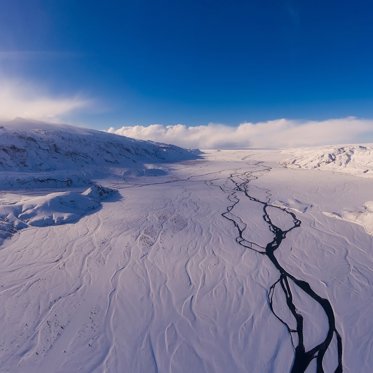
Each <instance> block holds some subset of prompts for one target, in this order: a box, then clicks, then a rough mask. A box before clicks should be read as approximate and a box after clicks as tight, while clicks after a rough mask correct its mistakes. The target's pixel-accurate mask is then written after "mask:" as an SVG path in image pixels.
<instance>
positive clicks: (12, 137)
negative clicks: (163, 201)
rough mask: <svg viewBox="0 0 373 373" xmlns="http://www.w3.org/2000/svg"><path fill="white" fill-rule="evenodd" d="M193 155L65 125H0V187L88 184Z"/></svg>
mask: <svg viewBox="0 0 373 373" xmlns="http://www.w3.org/2000/svg"><path fill="white" fill-rule="evenodd" d="M197 155H198V154H197V153H196V152H195V151H190V150H185V149H182V148H179V147H177V146H174V145H166V144H159V143H154V142H150V141H141V140H134V139H130V138H128V137H124V136H117V135H113V134H109V133H107V132H101V131H95V130H91V129H84V128H78V127H72V126H68V125H61V124H58V125H57V124H47V123H43V122H35V121H26V120H22V119H18V120H14V121H10V122H0V186H1V187H3V188H6V189H13V188H18V187H19V186H20V184H22V186H23V188H37V187H42V186H43V187H47V188H50V187H52V188H53V187H66V186H72V185H73V186H82V185H87V184H88V183H89V180H91V179H92V177H105V176H108V175H110V176H115V175H117V176H119V177H121V176H123V173H126V171H128V170H130V171H132V170H133V169H136V170H139V172H140V173H141V171H143V173H144V174H148V173H152V172H153V173H154V172H155V173H156V171H148V170H149V169H151V170H152V169H154V170H155V169H156V167H155V166H153V167H151V166H149V165H147V164H158V163H164V162H176V161H181V160H187V159H194V158H196V156H197Z"/></svg>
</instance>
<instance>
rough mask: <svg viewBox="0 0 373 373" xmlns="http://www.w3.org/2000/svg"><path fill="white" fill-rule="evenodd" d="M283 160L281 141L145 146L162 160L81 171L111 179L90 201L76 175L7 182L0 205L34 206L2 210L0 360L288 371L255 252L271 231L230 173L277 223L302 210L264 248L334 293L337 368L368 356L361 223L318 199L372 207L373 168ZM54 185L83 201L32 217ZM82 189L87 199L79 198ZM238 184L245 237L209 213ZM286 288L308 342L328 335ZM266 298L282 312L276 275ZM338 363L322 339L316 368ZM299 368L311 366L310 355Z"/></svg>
mask: <svg viewBox="0 0 373 373" xmlns="http://www.w3.org/2000/svg"><path fill="white" fill-rule="evenodd" d="M283 159H284V154H282V153H280V152H279V151H254V150H253V151H209V152H206V153H205V154H204V156H203V158H201V159H196V160H189V161H183V162H180V163H172V164H159V162H151V161H150V160H147V162H146V163H147V164H157V165H158V166H157V169H160V170H164V172H158V171H155V172H154V174H155V176H150V175H153V174H152V172H150V174H149V173H147V172H143V171H141V172H138V171H134V172H130V171H131V168H130V167H128V168H127V169H126V171H125V172H123V173H119V175H120V177H118V171H116V172H115V173H114V174H110V173H107V174H106V175H104V176H102V175H98V177H97V178H96V179H95V180H94V185H102V186H103V187H104V188H110V189H111V190H117V191H118V193H117V195H116V196H115V197H113V196H111V195H109V196H108V198H106V199H102V200H101V198H99V199H98V198H97V193H93V192H92V191H91V192H90V191H87V188H88V187H87V188H85V187H84V188H80V189H79V188H78V187H77V189H74V188H73V187H67V186H65V187H64V188H62V189H61V185H59V190H58V191H57V190H50V189H49V190H45V189H38V190H36V189H35V188H33V189H32V190H31V189H29V190H23V191H20V190H17V189H15V188H16V185H15V184H13V190H7V191H5V190H4V192H3V193H1V194H0V201H1V202H0V203H1V205H0V211H3V208H4V206H5V208H7V209H11V206H31V207H30V209H31V210H30V211H31V212H32V213H31V215H28V216H29V219H30V220H27V219H26V218H25V219H20V214H18V215H17V214H13V215H14V216H15V217H16V218H17V219H19V220H22V222H23V223H24V224H26V226H25V227H20V228H24V229H21V230H18V229H17V226H15V228H14V232H13V236H11V238H9V239H7V240H5V241H4V242H3V244H2V246H0V298H1V299H0V300H1V307H0V321H1V334H0V371H1V372H12V373H13V372H25V373H26V372H27V373H28V372H66V373H67V372H69V373H70V372H87V373H88V372H131V373H137V372H138V373H143V372H146V373H152V372H160V373H163V372H172V373H181V372H188V373H190V372H193V373H200V372H201V373H202V372H206V373H207V372H209V373H210V372H211V373H220V372H221V373H226V372H245V373H247V372H252V373H256V372H257V373H273V372H276V373H277V372H290V371H291V369H292V366H293V363H294V361H293V360H294V347H293V346H294V345H296V344H297V343H298V341H297V338H296V336H295V335H293V336H292V337H291V336H290V334H289V331H288V330H287V328H286V326H285V324H284V323H282V322H281V321H279V319H278V318H277V317H276V316H275V315H274V313H273V312H272V311H271V309H270V306H269V289H270V287H271V286H272V285H273V284H274V283H275V282H276V281H277V280H278V277H279V273H278V271H277V270H276V269H275V268H274V266H273V264H272V263H271V261H270V260H269V258H268V257H267V256H265V255H263V254H261V253H260V251H261V250H263V249H261V248H263V247H265V245H266V244H267V243H268V242H270V241H271V240H272V239H273V232H271V231H270V230H269V228H268V225H267V224H266V223H265V222H264V221H263V206H261V205H260V204H258V203H256V202H255V201H253V200H249V199H248V198H244V193H243V192H241V191H239V190H236V191H235V185H234V183H233V182H232V180H235V181H237V180H240V179H245V177H246V178H247V177H248V175H251V176H250V181H249V183H248V189H247V192H248V193H249V194H250V196H252V197H255V198H256V199H258V200H260V201H267V202H268V203H270V205H271V206H272V207H269V214H270V216H271V219H272V223H273V224H275V225H277V226H278V227H280V228H281V229H282V230H286V229H288V228H289V227H290V226H291V225H292V224H293V220H292V218H291V215H289V214H288V213H286V211H289V212H292V213H293V214H295V216H296V217H297V219H299V220H300V221H301V225H300V226H299V227H298V228H296V229H294V230H292V231H290V232H289V233H288V234H287V236H286V239H284V240H283V242H282V244H281V246H280V247H279V248H278V249H277V250H276V253H275V254H276V257H277V259H278V261H279V263H280V264H281V265H282V267H283V268H284V269H285V270H286V271H287V273H289V274H291V275H292V276H294V277H295V278H297V279H300V280H302V281H306V282H307V283H308V284H309V285H310V286H311V287H312V289H313V290H314V291H315V292H316V293H317V294H318V295H319V296H320V297H322V298H325V299H327V300H328V302H329V303H330V304H331V305H332V308H333V312H334V316H335V324H336V329H337V330H338V332H339V334H340V335H341V338H342V343H343V355H342V362H343V371H344V372H350V373H355V372H368V371H370V369H371V366H372V364H373V356H372V353H371V351H372V348H373V339H372V333H373V332H372V331H373V318H372V317H371V310H372V306H373V293H372V288H373V287H372V285H373V272H372V270H373V255H372V250H373V239H372V236H371V235H369V234H368V233H367V231H365V230H364V229H363V227H362V226H360V225H358V224H355V223H351V222H349V221H346V220H348V219H345V220H341V219H336V218H335V217H334V216H329V215H326V214H325V213H328V214H339V216H340V217H343V216H344V215H343V214H344V213H345V211H350V212H356V213H358V212H364V211H365V210H363V206H366V208H367V209H368V208H370V206H371V205H369V203H368V205H366V203H367V202H369V201H373V195H372V194H373V191H372V190H373V188H372V181H371V179H369V178H359V177H355V176H351V175H345V174H338V173H332V172H328V171H322V172H321V171H317V170H303V169H290V168H284V167H283V166H282V165H280V162H281V161H282V160H283ZM144 163H145V162H144ZM134 169H137V170H138V169H139V167H137V165H136V167H135V168H134ZM9 172H11V171H9ZM74 172H75V171H74ZM4 174H5V171H4ZM76 175H77V176H79V175H78V174H76ZM245 175H246V176H245ZM254 175H255V177H253V176H254ZM28 176H30V175H28ZM90 176H92V174H90ZM15 180H16V178H14V176H12V181H13V182H14V181H15ZM23 189H24V188H23ZM54 193H58V194H54ZM61 193H62V194H61ZM66 193H67V194H66ZM70 193H73V194H72V195H71V194H70ZM90 193H93V194H90ZM93 195H94V196H95V197H94V196H93ZM61 196H62V200H63V201H65V200H66V198H70V197H72V200H74V201H76V205H77V209H74V213H76V214H77V211H79V208H80V207H82V209H81V210H80V215H79V214H78V215H79V217H78V218H76V219H73V220H72V221H69V220H68V221H66V222H64V223H70V224H61V225H54V224H44V225H46V226H44V227H39V226H33V224H32V221H35V220H33V219H37V217H38V216H46V215H48V213H47V212H48V211H49V213H50V214H49V215H48V216H52V217H53V216H54V215H53V213H52V212H51V211H52V210H53V209H54V210H56V208H55V202H53V203H51V204H49V205H48V202H47V201H56V198H57V200H58V201H59V202H61V200H60V199H59V198H60V197H61ZM66 196H68V197H66ZM87 196H91V197H89V198H88V197H87ZM87 198H88V199H87ZM92 199H93V200H94V201H98V200H99V202H97V203H99V205H100V206H99V208H96V207H94V208H93V210H92V211H91V210H90V209H87V205H88V206H89V207H90V206H91V205H90V203H94V202H90V201H91V200H92ZM237 199H239V203H237V204H236V205H235V206H234V207H233V208H232V209H231V210H229V213H227V214H226V217H231V218H232V219H233V220H235V221H236V222H237V224H238V226H239V227H240V229H242V230H243V234H242V236H243V239H244V241H241V243H242V242H243V243H244V244H246V243H247V247H244V246H242V245H240V244H239V243H238V242H237V241H236V238H237V236H238V234H237V232H238V231H237V227H235V226H234V224H233V223H232V221H230V220H229V219H227V218H224V216H222V215H221V214H224V213H225V212H227V207H229V206H232V205H233V204H234V203H235V201H236V200H237ZM62 205H64V203H62ZM48 206H50V210H48ZM57 206H60V204H58V203H57ZM15 209H16V208H15ZM282 209H284V210H282ZM27 211H28V210H25V212H27ZM68 213H69V212H67V213H66V211H65V212H62V217H65V218H66V219H68V217H69V216H70V215H65V214H68ZM21 214H22V212H21ZM40 214H41V215H40ZM43 214H44V215H43ZM58 216H60V215H58V214H57V215H56V217H57V218H58ZM21 218H22V216H21ZM60 219H61V218H60ZM36 221H37V220H36ZM34 225H35V224H34ZM36 225H37V224H36ZM249 242H250V243H251V244H249ZM255 250H257V251H255ZM292 286H293V285H292ZM292 290H293V291H292V295H293V301H294V303H295V304H296V305H297V309H298V312H300V313H301V314H302V315H303V317H304V346H305V348H306V350H309V349H311V348H312V347H314V346H316V345H317V344H319V343H320V342H321V341H323V340H325V334H326V330H327V327H328V325H327V324H328V322H327V318H326V316H325V313H324V312H323V310H322V308H321V307H320V306H319V305H318V304H316V303H315V302H313V301H312V300H311V299H310V298H309V297H307V296H306V295H305V294H304V293H303V292H302V291H300V290H299V289H297V288H296V287H294V286H293V287H292ZM273 302H274V303H273V304H274V308H275V311H276V314H277V316H279V317H280V318H281V319H282V320H285V321H286V322H287V323H288V324H289V325H292V323H293V322H294V320H293V319H292V315H291V314H289V312H288V309H287V307H286V304H285V301H284V299H283V297H282V294H281V289H280V288H278V287H277V288H276V289H275V291H274V294H273ZM293 334H294V333H293ZM337 363H338V362H337V347H336V342H335V339H333V341H332V342H331V344H330V348H329V349H328V351H327V353H326V355H325V357H324V363H323V369H324V372H325V373H326V372H334V371H335V369H336V366H337ZM306 371H307V372H316V359H313V360H312V361H311V363H310V364H309V366H308V369H307V370H306Z"/></svg>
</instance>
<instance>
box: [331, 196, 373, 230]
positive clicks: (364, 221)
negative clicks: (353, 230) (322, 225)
mask: <svg viewBox="0 0 373 373" xmlns="http://www.w3.org/2000/svg"><path fill="white" fill-rule="evenodd" d="M324 214H325V215H326V216H329V217H334V218H336V219H342V220H346V221H349V222H352V223H356V224H359V225H361V226H363V227H364V229H365V231H366V232H367V233H368V234H371V235H372V236H373V201H368V202H365V203H364V205H363V207H362V208H361V209H359V210H358V211H348V210H345V211H342V212H341V213H337V212H324Z"/></svg>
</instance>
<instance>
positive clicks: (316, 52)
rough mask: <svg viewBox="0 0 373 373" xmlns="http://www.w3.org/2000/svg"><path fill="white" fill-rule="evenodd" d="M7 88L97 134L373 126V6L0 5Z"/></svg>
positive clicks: (285, 2) (303, 1)
mask: <svg viewBox="0 0 373 373" xmlns="http://www.w3.org/2000/svg"><path fill="white" fill-rule="evenodd" d="M9 82H11V83H9ZM14 82H16V86H17V88H16V89H14V85H15V83H14ZM9 84H10V85H11V86H12V87H13V88H12V89H10V91H11V92H13V93H12V94H13V95H17V94H18V95H21V96H22V95H23V96H24V97H36V95H38V94H39V95H41V96H42V97H43V99H44V101H43V102H45V100H46V99H47V98H48V99H49V100H51V101H50V102H54V101H53V100H65V101H64V102H65V104H66V105H67V106H66V107H67V108H69V106H68V104H69V102H70V101H69V100H72V101H73V102H75V104H76V108H75V110H67V109H66V112H65V113H64V109H63V107H65V106H63V107H61V113H60V114H61V116H62V117H63V118H65V119H66V120H68V121H70V122H72V123H80V124H82V123H83V124H90V125H91V126H94V127H96V128H107V127H108V126H110V125H119V124H150V123H162V124H173V123H186V124H188V125H196V124H206V123H209V122H215V123H225V124H228V125H235V124H238V123H241V122H244V121H254V122H255V121H263V120H269V119H275V118H300V119H315V120H320V119H325V118H337V117H345V116H357V117H365V118H373V89H372V87H373V3H372V2H371V1H368V0H363V1H362V0H356V1H345V0H338V1H337V0H328V1H325V0H323V1H321V0H312V1H310V0H298V1H296V0H272V1H270V0H260V1H259V0H257V1H249V0H247V1H232V0H231V1H225V0H214V1H213V0H199V1H193V0H189V1H184V0H173V1H168V0H123V1H119V0H118V1H115V0H105V1H103V0H100V1H96V0H89V1H87V0H0V96H1V89H2V88H1V86H3V87H6V86H9ZM23 87H28V88H27V92H26V93H25V92H23V91H22V89H23ZM14 92H15V93H14ZM34 92H35V93H34ZM0 105H1V104H0ZM14 106H15V107H16V106H19V105H16V104H14ZM73 108H74V107H73Z"/></svg>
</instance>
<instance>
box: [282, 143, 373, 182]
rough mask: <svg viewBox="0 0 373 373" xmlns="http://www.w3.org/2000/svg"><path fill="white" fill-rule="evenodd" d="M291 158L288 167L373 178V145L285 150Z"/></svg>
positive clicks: (284, 162)
mask: <svg viewBox="0 0 373 373" xmlns="http://www.w3.org/2000/svg"><path fill="white" fill-rule="evenodd" d="M283 153H284V154H289V157H288V158H287V159H286V160H284V161H283V162H282V164H283V165H284V166H286V167H290V168H305V169H320V170H328V171H335V172H343V173H348V174H352V175H356V176H361V177H369V178H372V177H373V145H372V144H364V145H344V146H330V147H323V148H300V149H293V150H284V151H283Z"/></svg>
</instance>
